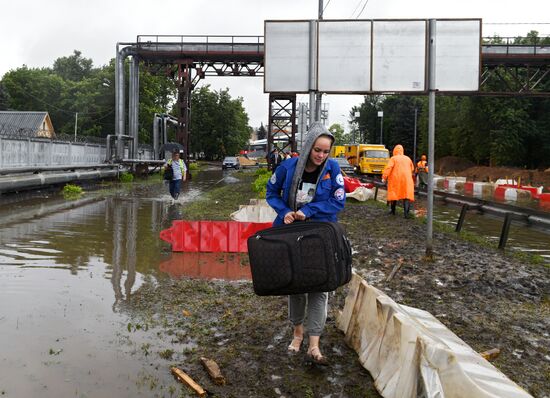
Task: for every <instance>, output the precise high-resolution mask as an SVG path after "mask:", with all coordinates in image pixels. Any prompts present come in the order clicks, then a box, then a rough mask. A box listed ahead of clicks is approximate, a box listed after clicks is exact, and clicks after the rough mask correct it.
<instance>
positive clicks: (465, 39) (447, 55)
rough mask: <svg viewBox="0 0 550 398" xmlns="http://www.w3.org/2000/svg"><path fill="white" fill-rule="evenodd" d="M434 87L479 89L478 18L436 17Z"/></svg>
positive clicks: (479, 39)
mask: <svg viewBox="0 0 550 398" xmlns="http://www.w3.org/2000/svg"><path fill="white" fill-rule="evenodd" d="M435 48H436V50H435V60H436V66H435V70H436V74H435V87H436V89H438V90H439V91H477V90H479V71H480V62H481V60H480V48H481V20H438V21H436V42H435Z"/></svg>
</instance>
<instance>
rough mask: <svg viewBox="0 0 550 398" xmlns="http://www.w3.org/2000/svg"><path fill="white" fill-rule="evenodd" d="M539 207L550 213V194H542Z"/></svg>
mask: <svg viewBox="0 0 550 398" xmlns="http://www.w3.org/2000/svg"><path fill="white" fill-rule="evenodd" d="M539 206H540V207H541V208H542V209H544V210H548V211H550V193H541V194H540V195H539Z"/></svg>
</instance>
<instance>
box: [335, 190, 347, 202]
mask: <svg viewBox="0 0 550 398" xmlns="http://www.w3.org/2000/svg"><path fill="white" fill-rule="evenodd" d="M345 196H346V191H344V188H338V189H337V190H336V191H334V197H335V198H336V199H338V200H344V197H345Z"/></svg>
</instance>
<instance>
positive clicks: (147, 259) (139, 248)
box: [0, 170, 249, 398]
mask: <svg viewBox="0 0 550 398" xmlns="http://www.w3.org/2000/svg"><path fill="white" fill-rule="evenodd" d="M233 178H234V177H231V173H227V172H225V173H222V172H221V171H219V170H211V171H208V170H207V171H203V172H201V173H199V175H198V177H197V178H195V179H194V180H193V181H192V182H191V183H190V184H186V186H185V189H184V191H183V193H182V195H181V196H180V199H179V201H178V203H173V201H172V200H171V198H170V196H169V195H168V193H167V188H166V187H165V186H164V184H162V183H161V182H159V183H147V184H143V185H136V186H135V188H132V189H129V190H128V189H125V190H122V191H121V193H120V194H115V195H113V196H109V197H108V198H107V199H93V198H90V199H83V200H78V201H74V202H68V201H65V200H63V199H61V198H59V196H57V195H49V196H51V197H47V196H45V195H44V196H42V197H37V195H30V196H29V197H27V198H26V199H25V200H23V201H15V200H13V198H14V196H13V195H12V196H5V200H4V203H3V204H2V206H1V210H0V336H1V339H0V395H1V396H7V397H38V396H40V397H56V398H57V397H69V396H73V397H130V396H132V397H138V396H140V397H141V396H143V397H150V396H157V395H158V396H170V395H171V394H172V393H173V392H174V391H179V390H180V387H179V386H178V387H177V390H176V389H175V387H174V389H173V390H170V392H168V391H159V388H160V387H159V386H162V388H165V387H166V386H169V385H173V384H174V383H175V382H174V381H173V379H172V377H171V376H170V374H169V373H168V372H164V373H165V374H166V379H165V380H157V379H155V378H154V377H153V376H152V374H153V373H154V372H152V369H154V368H155V367H156V368H158V367H159V366H163V367H166V366H167V365H166V362H161V360H160V359H158V357H157V356H151V357H150V358H151V360H150V361H148V363H143V361H140V360H136V358H134V355H135V353H136V352H143V350H144V349H145V350H148V349H150V350H152V349H153V347H154V346H152V345H151V341H150V337H149V336H150V335H151V333H148V334H147V333H140V331H139V330H136V327H135V325H134V326H133V330H132V326H131V324H130V323H129V322H130V320H129V318H128V315H126V314H125V313H121V312H119V311H118V304H120V303H121V302H124V301H126V300H131V299H132V294H133V292H135V291H136V289H138V288H139V287H140V286H141V285H142V284H143V283H154V281H155V280H157V281H158V280H160V279H162V278H168V277H169V275H172V276H175V277H181V276H184V275H191V276H194V277H198V278H206V279H212V278H227V279H246V278H248V277H249V274H248V273H247V269H246V268H243V267H235V266H236V264H237V260H235V256H228V255H225V257H227V258H225V257H224V260H225V262H224V266H223V267H220V268H219V269H216V268H215V267H213V264H214V262H215V261H217V260H219V259H218V258H217V257H214V256H210V257H212V258H210V257H209V256H201V257H200V258H198V257H197V256H195V257H197V258H190V257H189V256H187V257H184V256H172V253H171V252H170V249H169V246H168V245H167V244H166V243H164V242H162V241H161V240H160V239H159V238H158V236H159V232H160V230H161V229H164V228H167V227H169V226H170V225H171V223H172V220H174V219H178V218H181V212H180V210H181V207H182V206H185V202H186V201H189V200H191V199H196V198H197V197H199V196H200V195H201V194H202V193H203V192H204V191H206V190H208V188H209V187H212V186H214V185H217V184H226V183H231V182H232V179H233ZM89 196H90V197H92V196H93V195H89ZM3 199H4V198H2V197H0V200H3ZM239 265H240V264H239ZM129 332H133V333H132V339H131V341H130V340H129V339H128V338H127V335H128V333H129ZM159 349H160V348H159ZM176 386H177V384H176ZM176 395H177V394H176Z"/></svg>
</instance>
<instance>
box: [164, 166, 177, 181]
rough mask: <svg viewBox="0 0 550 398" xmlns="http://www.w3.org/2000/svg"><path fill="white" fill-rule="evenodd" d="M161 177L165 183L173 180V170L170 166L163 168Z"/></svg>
mask: <svg viewBox="0 0 550 398" xmlns="http://www.w3.org/2000/svg"><path fill="white" fill-rule="evenodd" d="M162 176H163V178H164V179H165V180H166V181H172V179H173V178H174V169H172V165H171V164H169V165H168V166H166V167H165V168H164V173H163V175H162Z"/></svg>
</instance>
